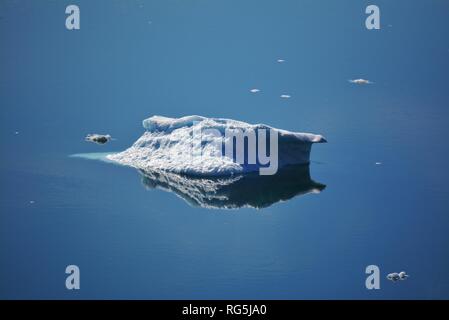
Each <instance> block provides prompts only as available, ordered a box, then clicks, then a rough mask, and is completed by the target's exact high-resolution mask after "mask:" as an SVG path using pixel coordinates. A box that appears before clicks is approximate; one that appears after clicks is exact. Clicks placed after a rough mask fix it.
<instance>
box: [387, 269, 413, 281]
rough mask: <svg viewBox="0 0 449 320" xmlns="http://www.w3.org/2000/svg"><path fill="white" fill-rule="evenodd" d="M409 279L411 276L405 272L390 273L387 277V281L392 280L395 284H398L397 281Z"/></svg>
mask: <svg viewBox="0 0 449 320" xmlns="http://www.w3.org/2000/svg"><path fill="white" fill-rule="evenodd" d="M408 277H409V275H408V274H406V273H405V271H401V272H399V273H397V272H393V273H389V274H388V275H387V279H388V280H391V281H394V282H396V281H398V280H405V279H407V278H408Z"/></svg>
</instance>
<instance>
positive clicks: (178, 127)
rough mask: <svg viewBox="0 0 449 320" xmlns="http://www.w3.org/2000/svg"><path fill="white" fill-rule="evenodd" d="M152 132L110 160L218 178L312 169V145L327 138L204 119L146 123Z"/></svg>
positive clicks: (159, 118)
mask: <svg viewBox="0 0 449 320" xmlns="http://www.w3.org/2000/svg"><path fill="white" fill-rule="evenodd" d="M143 126H144V128H145V129H146V130H147V131H146V132H145V133H144V134H143V135H142V136H141V137H140V138H139V139H138V140H137V141H136V142H135V143H134V144H133V145H132V146H131V147H130V148H129V149H127V150H125V151H123V152H120V153H117V154H113V155H109V156H108V159H109V160H112V161H116V162H118V163H121V164H124V165H128V166H131V167H135V168H137V169H142V170H163V171H168V172H174V173H181V174H189V175H199V176H217V175H232V174H241V173H246V172H253V171H259V172H260V173H261V174H262V175H270V174H275V173H276V172H277V169H278V168H279V167H283V166H286V165H290V164H308V163H309V156H310V150H311V145H312V144H313V143H321V142H326V139H325V138H324V137H323V136H321V135H315V134H311V133H298V132H290V131H286V130H281V129H275V128H272V127H270V126H267V125H264V124H255V125H252V124H248V123H245V122H242V121H236V120H231V119H219V118H206V117H201V116H186V117H182V118H167V117H162V116H153V117H150V118H148V119H145V120H144V121H143Z"/></svg>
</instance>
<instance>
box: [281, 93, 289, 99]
mask: <svg viewBox="0 0 449 320" xmlns="http://www.w3.org/2000/svg"><path fill="white" fill-rule="evenodd" d="M281 98H282V99H289V98H291V95H289V94H281Z"/></svg>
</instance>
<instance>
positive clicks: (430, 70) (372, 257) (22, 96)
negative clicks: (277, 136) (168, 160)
mask: <svg viewBox="0 0 449 320" xmlns="http://www.w3.org/2000/svg"><path fill="white" fill-rule="evenodd" d="M69 4H77V5H78V6H79V8H80V13H81V25H80V26H81V28H80V30H72V31H69V30H67V29H66V28H65V19H66V17H67V15H66V14H65V8H66V6H67V5H69ZM369 4H371V3H368V2H367V1H330V0H329V1H312V0H310V1H299V0H297V1H293V0H291V1H287V0H283V1H268V0H263V1H261V0H257V1H256V0H248V1H237V0H227V1H225V0H217V1H206V0H189V1H186V0H170V1H162V0H158V1H156V0H152V1H143V0H141V1H122V0H120V1H119V0H114V1H113V0H110V1H106V0H95V1H92V0H90V1H85V0H76V1H50V0H39V1H25V0H16V1H13V0H1V1H0V298H2V299H19V298H20V299H23V298H25V299H47V298H57V299H92V298H96V299H115V298H120V299H348V298H351V299H448V298H449V278H448V277H447V272H448V270H449V232H448V231H449V184H448V181H449V170H448V158H449V144H448V143H447V142H446V139H447V138H448V137H449V90H448V89H449V88H448V83H449V43H448V41H447V40H448V39H449V2H447V1H444V0H432V1H422V0H420V1H402V0H401V1H394V2H393V1H383V0H378V1H376V3H375V4H376V5H378V6H379V8H380V10H381V29H380V30H367V29H366V28H365V19H366V17H367V15H366V14H365V8H366V6H367V5H369ZM278 59H282V60H285V61H284V62H282V63H280V62H277V60H278ZM358 78H363V79H368V80H370V81H371V82H373V83H371V84H369V85H357V84H353V83H350V82H349V81H348V80H350V79H358ZM253 88H258V89H260V92H258V93H257V94H254V93H251V92H250V90H251V89H253ZM282 94H287V95H290V96H291V97H290V98H288V99H286V98H280V95H282ZM192 114H198V115H202V116H207V117H221V118H231V119H236V120H242V121H245V122H249V123H266V124H268V125H272V126H274V127H277V128H282V129H286V130H291V131H299V132H312V133H316V134H322V135H324V136H325V137H326V139H327V140H328V143H326V144H318V145H314V146H313V149H312V154H311V161H312V162H311V164H310V168H309V169H310V177H311V179H313V181H315V182H317V183H320V184H322V185H323V186H324V185H325V188H322V190H321V192H320V193H308V194H305V195H296V196H292V197H286V198H285V199H284V198H282V197H278V198H276V197H275V199H273V201H272V202H273V203H270V201H271V200H267V198H266V197H268V196H269V195H273V192H275V191H276V192H277V191H279V190H281V191H282V190H284V189H283V188H276V187H275V186H273V187H272V189H270V185H269V184H267V186H266V189H267V192H266V195H264V196H263V197H262V199H259V200H260V201H265V200H267V203H266V204H267V205H266V206H261V207H260V208H259V209H255V208H252V207H244V208H240V209H235V210H226V209H223V208H221V209H220V208H215V209H207V208H202V207H199V206H194V205H192V204H191V203H188V202H187V201H185V198H183V197H182V196H180V195H179V194H176V193H175V192H171V191H166V190H162V189H161V188H158V187H157V186H155V185H151V183H149V182H148V181H146V180H145V179H143V177H142V174H140V173H139V172H137V171H136V170H135V169H132V168H129V167H123V166H118V165H114V164H111V163H106V162H102V161H98V160H88V159H83V158H79V157H72V156H71V155H73V154H85V153H99V152H101V153H103V152H105V153H108V152H117V151H122V150H124V149H126V148H127V147H129V146H130V145H131V144H132V143H133V142H134V141H135V140H137V139H138V138H139V137H140V136H141V135H142V133H143V132H144V128H143V127H142V120H143V119H145V118H147V117H150V116H152V115H163V116H168V117H181V116H185V115H192ZM88 133H105V134H106V133H107V134H111V135H112V136H113V137H114V138H115V139H116V140H112V141H110V142H109V143H107V144H105V145H97V144H93V143H89V142H86V141H84V137H85V135H86V134H88ZM239 192H240V193H241V194H243V195H244V194H251V193H252V192H254V190H253V188H252V187H251V184H246V185H244V187H242V188H241V189H239ZM270 199H271V198H270ZM259 200H258V201H259ZM278 200H281V201H278ZM72 264H74V265H77V266H78V267H79V268H80V274H81V278H80V279H81V282H80V284H81V288H80V290H71V291H70V290H67V289H66V287H65V280H66V277H67V274H65V268H66V266H67V265H72ZM368 265H377V266H378V267H379V269H380V278H381V279H380V289H379V290H367V289H366V287H365V279H366V277H367V276H368V275H367V274H365V268H366V267H367V266H368ZM402 270H405V271H406V272H407V273H408V274H409V275H410V277H409V278H408V279H407V280H406V281H398V282H392V281H389V280H387V279H386V275H387V274H388V273H391V272H399V271H402Z"/></svg>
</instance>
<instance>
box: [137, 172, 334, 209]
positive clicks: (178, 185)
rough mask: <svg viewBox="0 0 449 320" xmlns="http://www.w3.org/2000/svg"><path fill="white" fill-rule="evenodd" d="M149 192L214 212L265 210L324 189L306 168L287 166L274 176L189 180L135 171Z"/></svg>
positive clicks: (168, 174)
mask: <svg viewBox="0 0 449 320" xmlns="http://www.w3.org/2000/svg"><path fill="white" fill-rule="evenodd" d="M139 172H140V173H141V175H142V182H143V184H144V186H145V187H147V188H149V189H154V188H158V189H162V190H165V191H169V192H173V193H175V194H176V195H178V196H179V197H180V198H182V199H184V200H185V201H186V202H187V203H189V204H190V205H192V206H199V207H204V208H216V209H237V208H242V207H251V208H258V209H260V208H266V207H269V206H271V205H272V204H274V203H276V202H279V201H286V200H289V199H291V198H293V197H296V196H300V195H304V194H307V193H319V192H321V191H322V190H323V189H324V188H325V187H326V186H325V185H323V184H321V183H317V182H315V181H313V180H312V179H311V178H310V171H309V166H308V165H294V166H287V167H284V168H282V169H280V170H279V171H278V172H277V174H275V175H271V176H261V175H259V174H258V173H255V172H253V173H248V174H245V175H237V176H231V177H212V178H211V177H209V178H202V177H192V176H188V175H181V174H176V173H172V172H166V171H149V170H139Z"/></svg>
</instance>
